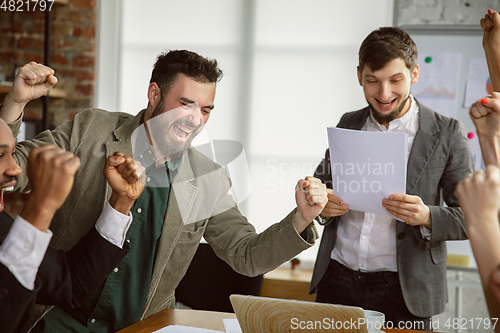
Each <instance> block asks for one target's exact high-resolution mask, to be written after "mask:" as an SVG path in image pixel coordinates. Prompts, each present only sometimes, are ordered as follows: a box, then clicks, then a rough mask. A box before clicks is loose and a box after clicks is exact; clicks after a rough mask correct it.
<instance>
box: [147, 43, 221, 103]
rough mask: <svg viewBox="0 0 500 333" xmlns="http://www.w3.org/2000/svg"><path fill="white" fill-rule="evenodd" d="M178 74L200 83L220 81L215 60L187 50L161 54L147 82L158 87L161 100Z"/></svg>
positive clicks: (219, 71) (219, 73)
mask: <svg viewBox="0 0 500 333" xmlns="http://www.w3.org/2000/svg"><path fill="white" fill-rule="evenodd" d="M180 73H182V74H184V75H186V76H188V77H190V78H192V79H193V80H196V81H198V82H202V83H209V82H219V81H220V80H221V79H222V70H221V69H219V67H218V66H217V60H215V59H208V58H204V57H202V56H200V55H199V54H197V53H194V52H191V51H187V50H172V51H169V52H162V53H161V54H160V55H159V56H158V57H157V58H156V62H155V64H154V67H153V73H151V80H150V81H149V82H150V83H151V82H155V83H156V84H157V85H158V87H160V90H161V93H162V98H163V96H165V95H166V94H167V92H168V90H169V89H170V87H172V84H173V83H174V81H175V79H176V77H177V74H180Z"/></svg>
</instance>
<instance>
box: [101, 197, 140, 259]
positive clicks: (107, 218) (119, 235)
mask: <svg viewBox="0 0 500 333" xmlns="http://www.w3.org/2000/svg"><path fill="white" fill-rule="evenodd" d="M131 223H132V213H131V212H129V215H128V216H127V215H123V214H122V213H120V212H118V211H116V210H115V209H114V208H113V207H111V205H110V204H109V202H107V203H106V207H104V210H103V211H102V213H101V216H99V219H98V220H97V222H96V224H95V227H96V229H97V231H98V232H99V234H101V236H102V237H103V238H104V239H106V240H107V241H108V242H110V243H111V244H113V245H116V246H118V247H119V248H121V249H123V243H124V242H125V237H126V236H127V231H128V228H129V227H130V224H131Z"/></svg>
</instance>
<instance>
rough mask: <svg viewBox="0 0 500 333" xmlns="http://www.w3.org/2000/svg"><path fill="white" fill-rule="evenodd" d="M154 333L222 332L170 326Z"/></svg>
mask: <svg viewBox="0 0 500 333" xmlns="http://www.w3.org/2000/svg"><path fill="white" fill-rule="evenodd" d="M154 333H220V331H214V330H207V329H204V328H197V327H190V326H181V325H170V326H167V327H164V328H162V329H160V330H158V331H155V332H154Z"/></svg>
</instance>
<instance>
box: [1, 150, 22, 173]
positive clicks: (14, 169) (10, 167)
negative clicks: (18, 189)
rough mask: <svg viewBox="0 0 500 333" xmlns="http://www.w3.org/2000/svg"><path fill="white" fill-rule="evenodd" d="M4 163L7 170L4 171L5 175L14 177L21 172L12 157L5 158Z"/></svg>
mask: <svg viewBox="0 0 500 333" xmlns="http://www.w3.org/2000/svg"><path fill="white" fill-rule="evenodd" d="M6 162H7V169H5V175H7V176H14V177H16V176H19V175H20V174H21V172H22V170H21V168H20V167H19V165H18V164H17V163H16V160H14V157H12V156H11V155H9V156H7V161H6Z"/></svg>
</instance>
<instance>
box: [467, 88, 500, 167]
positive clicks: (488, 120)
mask: <svg viewBox="0 0 500 333" xmlns="http://www.w3.org/2000/svg"><path fill="white" fill-rule="evenodd" d="M470 117H471V119H472V122H473V123H474V126H476V132H477V136H478V138H479V144H480V145H481V153H482V154H483V160H484V164H485V165H490V164H493V165H496V166H497V167H500V93H496V92H494V93H492V94H491V97H490V98H482V99H480V100H479V101H477V102H476V103H474V104H473V105H472V107H471V108H470Z"/></svg>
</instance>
